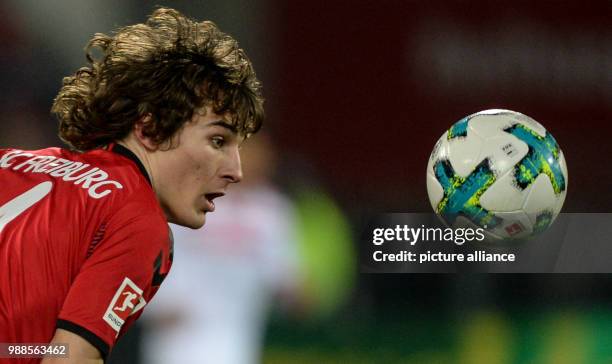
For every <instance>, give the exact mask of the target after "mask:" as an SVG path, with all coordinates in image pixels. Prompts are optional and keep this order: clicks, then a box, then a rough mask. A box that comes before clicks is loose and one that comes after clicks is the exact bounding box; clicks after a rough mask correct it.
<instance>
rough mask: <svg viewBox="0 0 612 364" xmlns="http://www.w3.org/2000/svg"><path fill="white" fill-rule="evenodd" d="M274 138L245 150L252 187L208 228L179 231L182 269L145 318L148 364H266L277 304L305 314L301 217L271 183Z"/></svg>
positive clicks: (237, 194) (243, 187)
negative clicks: (266, 335) (265, 346)
mask: <svg viewBox="0 0 612 364" xmlns="http://www.w3.org/2000/svg"><path fill="white" fill-rule="evenodd" d="M274 159H275V152H274V151H273V150H272V149H271V145H270V142H269V139H268V137H267V136H266V135H258V136H257V138H255V139H253V140H249V141H248V142H246V143H245V146H244V163H243V166H244V176H245V177H244V181H243V182H242V183H241V184H240V185H237V186H232V188H231V194H230V195H228V196H227V197H225V198H223V199H222V200H221V201H220V202H219V203H218V207H221V208H220V209H219V211H218V212H217V213H215V214H214V215H213V216H211V217H210V219H209V221H208V222H207V224H206V227H205V228H204V229H201V230H190V229H185V228H181V227H176V226H173V231H174V238H175V240H176V241H177V242H178V243H177V244H176V249H175V262H176V265H175V268H174V269H173V272H172V275H171V276H170V277H169V278H168V280H167V282H166V284H165V286H164V290H162V291H161V292H160V293H159V295H158V296H157V297H156V300H155V302H154V303H153V304H152V305H151V306H150V308H149V310H148V311H147V314H146V315H145V323H147V324H149V325H150V326H148V327H147V330H145V335H146V339H145V347H144V349H145V350H144V356H145V359H144V362H145V363H148V364H157V363H159V364H161V363H170V362H172V363H182V364H191V363H223V364H248V363H259V362H261V347H262V342H263V336H264V333H265V328H266V325H265V323H266V319H267V316H268V313H269V311H270V308H271V305H272V303H279V302H280V303H283V307H282V308H286V309H298V308H302V307H301V306H302V303H303V302H302V300H301V298H302V283H301V282H302V277H301V272H300V267H299V256H298V241H297V236H296V234H297V232H296V220H295V219H296V217H295V214H294V207H293V204H292V202H291V201H290V200H289V199H288V198H287V197H285V195H284V194H282V193H281V192H280V191H279V189H278V188H277V187H276V186H275V185H274V184H273V183H272V182H271V180H270V178H271V174H272V173H273V170H274V168H275V163H274Z"/></svg>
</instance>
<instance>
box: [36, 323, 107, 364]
mask: <svg viewBox="0 0 612 364" xmlns="http://www.w3.org/2000/svg"><path fill="white" fill-rule="evenodd" d="M51 344H62V345H64V344H65V345H67V346H68V358H44V359H43V360H42V361H41V364H60V363H61V364H103V361H102V357H101V356H100V352H99V351H98V349H96V348H95V347H94V346H93V345H91V344H90V343H89V342H88V341H86V340H85V339H83V338H82V337H80V336H78V335H76V334H73V333H71V332H70V331H66V330H62V329H57V330H56V331H55V335H54V336H53V339H52V340H51Z"/></svg>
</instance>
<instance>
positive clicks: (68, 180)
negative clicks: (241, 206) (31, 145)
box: [0, 8, 263, 363]
mask: <svg viewBox="0 0 612 364" xmlns="http://www.w3.org/2000/svg"><path fill="white" fill-rule="evenodd" d="M95 51H97V53H98V54H99V55H100V57H99V58H95V57H94V53H96V52H95ZM87 59H88V61H89V63H90V65H89V67H86V68H81V69H80V70H78V71H77V72H76V73H75V74H74V75H73V76H71V77H67V78H65V79H64V85H63V87H62V89H61V90H60V92H59V94H58V96H57V98H56V100H55V102H54V105H53V108H52V111H53V113H54V114H56V116H57V117H58V118H59V121H60V137H61V138H62V139H63V140H64V141H65V142H66V143H67V144H68V145H69V146H70V147H71V148H72V150H66V149H59V148H49V149H44V150H37V151H22V150H16V149H0V186H1V187H2V188H1V189H0V323H1V324H0V342H8V343H48V342H52V343H62V344H68V345H69V358H68V359H52V358H45V359H44V360H43V363H52V362H55V361H56V360H58V361H59V362H62V363H101V362H102V361H103V358H104V357H105V356H106V355H107V354H108V352H109V350H110V349H111V348H112V347H113V345H114V344H115V342H116V340H117V338H118V337H120V336H121V334H123V333H124V332H125V331H126V330H127V329H128V327H129V326H130V325H131V324H132V323H133V321H134V320H135V319H136V318H138V316H139V315H140V314H141V313H142V310H143V307H144V306H145V305H146V304H147V303H148V302H149V301H150V300H151V298H152V297H153V295H154V294H155V292H156V291H157V289H158V288H159V286H160V284H161V283H162V281H163V280H164V277H165V276H166V274H168V271H169V269H170V265H171V262H172V254H173V252H172V237H171V234H170V231H169V228H168V225H167V222H172V223H175V224H178V225H182V226H187V227H190V228H199V227H201V226H202V225H203V224H204V221H205V218H206V214H207V213H208V212H212V211H214V210H215V205H214V202H213V200H214V199H215V198H216V197H219V196H222V195H223V194H225V192H226V188H227V186H228V185H229V184H231V183H236V182H239V181H240V180H241V179H242V169H241V161H240V155H239V149H238V148H239V146H240V144H241V143H242V142H243V140H244V139H246V138H247V137H248V136H249V135H251V134H253V133H255V132H257V130H258V129H259V127H260V125H261V122H262V120H263V108H262V102H263V101H262V98H261V94H260V84H259V81H258V80H257V79H256V77H255V73H254V71H253V69H252V66H251V63H250V61H249V60H248V58H247V57H246V55H245V54H244V52H243V50H242V49H240V48H239V47H238V45H237V43H236V41H235V40H233V39H232V38H231V37H229V36H228V35H226V34H224V33H222V32H221V31H220V30H219V29H217V27H216V26H215V25H214V24H213V23H211V22H201V23H196V22H194V21H192V20H190V19H188V18H186V17H185V16H183V15H182V14H180V13H178V12H177V11H174V10H172V9H166V8H161V9H158V10H156V11H155V12H154V13H153V14H152V15H151V17H150V18H149V19H148V20H147V22H146V23H144V24H136V25H133V26H128V27H124V28H121V29H119V30H118V31H117V32H116V33H115V34H114V35H113V36H107V35H103V34H96V35H95V36H94V38H93V39H92V40H91V41H90V43H89V45H88V47H87ZM38 360H39V359H30V360H17V359H14V362H16V363H17V362H18V363H23V362H37V361H38Z"/></svg>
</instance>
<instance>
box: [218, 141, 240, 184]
mask: <svg viewBox="0 0 612 364" xmlns="http://www.w3.org/2000/svg"><path fill="white" fill-rule="evenodd" d="M222 171H223V172H222V175H221V177H222V178H223V179H225V180H227V181H228V182H229V183H238V182H240V181H242V178H243V174H242V161H241V160H240V151H239V150H238V148H236V149H235V150H233V151H232V153H230V155H229V156H228V157H227V158H226V160H225V165H224V168H223V170H222Z"/></svg>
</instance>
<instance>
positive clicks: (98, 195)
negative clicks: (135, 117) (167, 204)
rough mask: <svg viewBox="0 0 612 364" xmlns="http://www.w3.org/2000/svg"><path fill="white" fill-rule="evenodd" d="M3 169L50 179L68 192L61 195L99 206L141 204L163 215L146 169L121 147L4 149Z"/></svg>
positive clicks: (0, 163) (1, 156) (0, 166)
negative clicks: (83, 198)
mask: <svg viewBox="0 0 612 364" xmlns="http://www.w3.org/2000/svg"><path fill="white" fill-rule="evenodd" d="M1 170H8V171H10V172H11V173H12V174H13V175H19V174H21V175H24V178H25V175H29V176H30V177H32V178H34V177H35V178H38V179H47V180H51V181H52V182H53V183H54V184H55V185H57V186H58V187H61V188H59V189H58V190H61V191H64V192H65V193H62V195H66V194H68V195H70V194H73V193H77V194H79V195H81V194H82V195H83V196H84V197H85V198H86V199H87V200H88V201H90V202H91V203H93V204H96V205H97V204H98V203H104V204H105V205H106V206H115V207H117V208H120V207H121V206H124V205H129V206H133V205H138V206H139V207H138V208H140V209H142V210H143V211H152V212H154V213H156V214H157V215H163V213H162V212H161V208H160V207H159V204H158V202H157V198H156V196H155V193H154V191H153V188H152V186H151V183H150V180H149V176H148V174H147V172H146V170H145V168H144V166H143V165H142V163H141V162H140V160H138V158H137V157H136V156H135V155H134V154H133V153H132V152H130V151H129V150H128V149H127V148H125V147H121V146H118V145H111V146H109V147H107V148H101V149H95V150H91V151H87V152H78V151H72V150H68V149H63V148H55V147H53V148H46V149H40V150H21V149H1V150H0V171H1ZM45 176H46V177H45Z"/></svg>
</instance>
